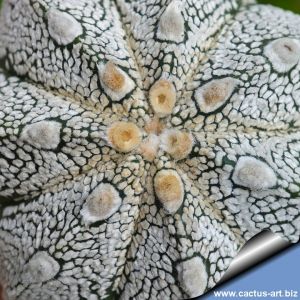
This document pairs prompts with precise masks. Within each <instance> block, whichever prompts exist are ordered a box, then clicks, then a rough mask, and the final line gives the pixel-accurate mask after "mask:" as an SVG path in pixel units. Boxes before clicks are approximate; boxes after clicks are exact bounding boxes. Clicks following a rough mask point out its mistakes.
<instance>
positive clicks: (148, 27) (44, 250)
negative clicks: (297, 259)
mask: <svg viewBox="0 0 300 300" xmlns="http://www.w3.org/2000/svg"><path fill="white" fill-rule="evenodd" d="M180 2H181V5H180V7H177V6H176V5H177V4H178V1H173V2H172V1H170V0H163V1H162V0H146V1H142V0H132V1H127V0H126V1H125V0H115V1H112V0H102V1H98V0H77V1H75V0H64V1H63V0H22V1H20V0H4V2H3V5H2V10H1V13H0V205H1V209H0V212H1V217H0V283H1V284H2V286H3V287H4V288H5V290H6V293H7V294H8V297H9V299H20V300H27V299H31V300H49V299H59V300H67V299H72V300H82V299H89V300H91V299H124V300H127V299H134V300H138V299H139V300H144V299H145V300H146V299H153V300H154V299H155V300H165V299H172V300H173V299H174V300H179V299H188V298H189V296H195V295H196V294H199V293H200V294H201V293H204V292H206V291H208V290H210V289H211V288H213V287H214V286H215V285H216V283H217V282H218V281H219V280H220V279H221V277H222V275H223V274H224V272H225V271H226V270H227V268H228V266H229V265H230V262H231V260H232V259H233V258H234V257H235V256H236V255H237V253H238V251H239V249H240V248H241V247H242V246H243V245H244V244H245V242H246V241H247V240H248V239H250V238H251V237H252V236H254V235H255V234H257V233H259V232H260V231H262V230H266V229H268V230H271V231H273V232H275V233H278V234H280V235H282V236H283V237H284V238H286V239H288V240H290V241H292V242H297V241H298V240H299V234H300V164H299V161H300V131H299V127H300V113H299V111H300V64H299V51H298V50H299V41H300V17H299V16H297V15H294V14H292V13H289V12H284V11H282V10H280V9H277V8H272V7H271V6H262V5H256V4H254V3H253V1H243V0H191V1H180ZM49 11H50V12H51V11H52V12H53V11H54V12H59V13H58V15H59V14H61V16H62V21H61V22H62V23H59V20H60V18H57V17H53V15H52V18H51V17H50V18H49ZM50 16H51V14H50ZM56 16H57V15H56ZM66 24H68V26H69V28H65V27H64V26H65V25H66ZM72 26H74V27H72ZM169 26H173V27H172V28H170V27H169ZM67 29H68V30H67ZM59 35H60V36H59ZM108 62H112V63H113V64H114V66H115V70H116V71H115V73H116V74H117V75H118V74H119V75H120V74H121V75H122V76H121V75H120V78H119V80H121V79H122V80H123V79H124V82H121V81H120V82H121V84H120V89H119V88H118V82H117V80H118V78H117V77H116V78H115V77H114V76H111V77H109V83H112V84H111V86H112V87H116V89H115V90H114V91H112V90H109V88H108V87H107V86H105V84H103V80H102V79H103V78H101V76H102V74H103V73H102V71H103V69H102V67H103V66H105V65H106V64H107V63H108ZM110 66H111V64H110ZM117 75H116V76H117ZM226 78H227V79H228V78H229V79H230V80H229V81H226V80H225V79H226ZM115 79H116V82H114V80H115ZM160 79H163V80H167V81H168V82H169V83H170V84H172V86H174V89H175V90H176V97H175V96H174V95H172V99H173V98H174V99H175V98H176V102H175V105H174V108H173V106H172V108H173V110H172V112H171V113H170V114H167V115H163V117H162V116H161V115H160V116H158V118H156V119H155V113H154V110H153V107H152V106H151V104H150V102H149V90H150V88H151V87H152V86H154V85H155V82H157V81H158V80H160ZM224 80H225V81H224ZM220 82H221V83H222V84H221V85H220ZM224 82H225V84H224ZM170 86H171V85H170ZM211 87H214V88H211ZM224 89H225V90H226V91H224ZM207 90H209V91H210V93H208V94H207ZM199 91H200V92H199ZM222 91H223V92H222ZM162 92H163V89H162ZM158 96H159V95H158ZM173 96H174V97H173ZM155 97H156V96H155ZM199 97H200V100H199ZM201 97H202V98H201ZM157 100H162V101H163V97H161V98H159V99H157ZM156 117H157V116H156ZM158 119H159V120H158ZM153 120H155V122H154V123H152V124H154V125H155V124H156V125H155V126H156V127H157V128H156V129H155V128H154V127H155V126H154V125H153V126H152V127H153V128H154V129H153V128H152V129H151V130H150V131H149V130H148V131H147V130H146V129H145V128H147V125H149V124H151V122H152V121H153ZM116 122H132V123H134V124H136V126H137V127H138V132H141V140H142V142H141V145H137V147H134V149H133V150H132V151H128V152H121V151H117V149H115V148H114V144H113V143H110V142H109V140H108V139H107V138H106V133H107V131H108V129H109V128H110V126H112V124H116ZM148 127H149V126H148ZM150 127H151V126H150ZM160 127H161V128H160ZM168 130H171V131H172V130H177V131H178V132H179V131H180V132H187V133H188V134H191V136H192V138H191V140H192V143H191V146H192V149H191V150H190V149H188V151H186V152H185V155H183V156H182V157H180V159H178V158H176V157H175V158H174V157H172V155H170V153H171V154H172V151H171V150H172V149H170V148H169V147H171V146H169V145H172V143H171V142H170V144H168V147H166V145H165V142H164V141H161V138H162V137H163V136H164V135H163V134H161V132H170V131H168ZM159 131H161V132H159ZM177 131H176V132H177ZM130 134H131V133H130V132H124V136H122V137H124V139H126V138H128V139H130ZM178 136H180V134H178ZM138 142H140V141H138ZM174 143H175V144H176V141H174ZM177 144H178V143H177ZM115 145H116V143H115ZM179 145H180V141H179ZM173 156H174V155H173ZM163 170H172V172H174V174H176V178H179V179H180V181H179V180H178V182H180V187H181V183H182V189H183V191H182V198H181V194H180V197H179V198H176V199H175V198H174V199H175V200H178V201H175V202H176V205H175V206H172V205H171V204H172V203H171V204H170V203H169V204H168V205H169V206H167V205H165V203H163V201H162V200H165V199H166V198H164V199H163V198H162V196H160V195H161V194H160V193H159V191H158V192H157V191H155V189H154V178H155V175H156V174H157V173H158V172H160V171H163ZM255 175H257V176H255ZM102 184H107V185H108V186H111V187H113V191H114V192H113V194H114V193H115V195H117V196H116V198H113V199H115V200H116V199H117V200H118V201H117V202H116V203H115V202H114V203H113V204H112V205H111V207H110V208H111V210H110V209H108V211H109V213H107V214H105V216H104V214H103V215H102V211H101V209H100V210H99V211H98V212H100V213H99V214H100V215H101V216H100V217H99V215H98V217H97V218H96V219H95V218H94V219H93V220H91V219H90V218H89V217H90V215H87V214H85V213H86V211H85V207H86V203H87V201H88V200H89V199H91V198H93V197H94V196H95V197H96V194H97V195H98V193H100V196H101V193H102V192H101V189H100V188H99V187H101V186H102ZM102 187H103V186H102ZM164 188H168V186H165V187H164ZM98 189H99V190H98ZM91 195H92V196H91ZM98 196H99V195H98ZM117 197H119V198H117ZM93 199H98V198H93ZM99 199H100V198H99ZM101 199H102V198H101ZM174 199H173V200H174ZM171 201H172V199H171ZM98 202H99V203H101V201H98ZM98 202H97V203H98ZM175 202H173V204H174V203H175ZM164 205H165V206H164ZM166 207H167V208H168V207H169V208H170V207H171V208H172V209H169V211H167V210H166ZM85 218H86V219H88V220H89V222H86V221H87V220H86V219H85ZM190 265H192V266H194V265H199V266H200V267H199V268H194V267H192V268H189V266H190ZM47 270H48V271H47ZM197 270H198V271H197ZM197 272H198V273H197ZM197 278H199V286H197V282H196V281H197Z"/></svg>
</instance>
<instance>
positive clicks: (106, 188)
mask: <svg viewBox="0 0 300 300" xmlns="http://www.w3.org/2000/svg"><path fill="white" fill-rule="evenodd" d="M121 202H122V200H121V197H120V195H119V193H118V191H117V190H116V189H115V188H114V187H113V186H112V185H111V184H109V183H100V184H99V186H98V187H96V188H95V189H94V190H93V192H92V193H91V194H90V195H89V196H88V198H87V200H86V203H85V204H84V206H83V208H82V209H81V211H80V214H81V215H82V217H83V220H84V221H85V222H86V223H94V222H98V221H103V220H105V219H107V218H109V217H110V216H112V215H113V214H114V213H115V212H116V211H117V210H118V209H119V207H120V205H121Z"/></svg>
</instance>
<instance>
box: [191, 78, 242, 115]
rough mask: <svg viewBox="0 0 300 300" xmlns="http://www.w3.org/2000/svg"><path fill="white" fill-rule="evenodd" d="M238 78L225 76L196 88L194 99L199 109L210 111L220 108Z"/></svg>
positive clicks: (237, 82)
mask: <svg viewBox="0 0 300 300" xmlns="http://www.w3.org/2000/svg"><path fill="white" fill-rule="evenodd" d="M238 84H239V80H237V79H234V78H231V77H227V78H222V79H216V80H213V81H211V82H208V83H207V84H205V85H204V86H202V87H200V88H199V89H197V91H196V93H195V99H196V101H197V103H198V106H199V108H200V110H201V111H202V112H204V113H212V112H214V111H216V110H217V109H218V108H220V107H221V106H222V105H223V104H224V103H225V102H226V101H227V100H228V99H229V98H230V96H231V95H232V93H233V91H234V89H235V88H236V86H237V85H238Z"/></svg>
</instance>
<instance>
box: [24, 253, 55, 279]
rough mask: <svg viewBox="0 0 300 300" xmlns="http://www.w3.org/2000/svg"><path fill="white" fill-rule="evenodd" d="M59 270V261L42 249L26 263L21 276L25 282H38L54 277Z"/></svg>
mask: <svg viewBox="0 0 300 300" xmlns="http://www.w3.org/2000/svg"><path fill="white" fill-rule="evenodd" d="M58 272H59V264H58V262H57V261H56V260H55V259H54V258H53V257H51V256H50V255H49V254H48V253H47V252H46V251H40V252H37V253H36V254H34V255H33V256H32V258H31V259H30V260H29V262H28V263H27V264H26V266H25V267H24V273H22V275H21V278H22V281H23V283H24V284H31V283H38V282H44V281H47V280H50V279H52V278H53V277H54V276H55V275H56V274H57V273H58Z"/></svg>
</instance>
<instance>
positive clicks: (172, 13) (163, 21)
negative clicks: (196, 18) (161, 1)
mask: <svg viewBox="0 0 300 300" xmlns="http://www.w3.org/2000/svg"><path fill="white" fill-rule="evenodd" d="M181 7H182V2H181V1H172V2H171V3H170V4H169V5H168V6H167V8H166V10H165V11H164V13H163V14H162V15H161V17H160V20H159V24H158V31H157V37H158V38H160V39H163V40H168V41H172V42H177V43H179V42H182V41H183V38H184V18H183V16H182V13H181Z"/></svg>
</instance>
